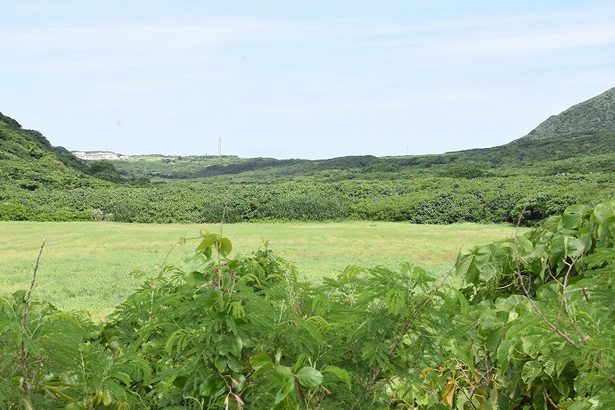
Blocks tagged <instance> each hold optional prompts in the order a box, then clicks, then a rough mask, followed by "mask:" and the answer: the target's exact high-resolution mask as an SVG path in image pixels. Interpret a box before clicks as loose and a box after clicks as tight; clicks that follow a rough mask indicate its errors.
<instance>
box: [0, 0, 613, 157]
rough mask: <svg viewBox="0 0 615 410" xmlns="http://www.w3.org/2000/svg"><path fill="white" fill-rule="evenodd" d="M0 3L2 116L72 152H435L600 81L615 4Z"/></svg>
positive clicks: (514, 126) (527, 124)
mask: <svg viewBox="0 0 615 410" xmlns="http://www.w3.org/2000/svg"><path fill="white" fill-rule="evenodd" d="M0 6H1V9H2V13H1V14H0V90H1V92H0V111H1V112H3V113H5V114H6V115H9V116H12V117H14V118H15V119H17V120H18V121H19V122H21V123H22V125H24V126H25V127H27V128H33V129H38V130H39V131H41V132H43V134H45V135H46V136H47V137H48V139H49V140H50V141H51V143H52V144H54V145H61V146H64V147H66V148H68V149H70V150H98V149H101V150H112V151H116V152H121V153H127V154H137V153H165V154H181V155H187V154H195V155H202V154H206V153H208V154H214V153H216V152H217V140H218V138H219V137H221V138H222V141H223V153H225V154H234V155H239V156H243V157H253V156H266V157H276V158H328V157H335V156H342V155H355V154H372V155H378V156H383V155H406V154H419V153H438V152H445V151H453V150H459V149H466V148H476V147H489V146H494V145H500V144H503V143H506V142H509V141H511V140H513V139H516V138H519V137H521V136H523V135H525V134H526V133H527V132H529V131H530V130H531V129H532V128H534V127H535V126H536V125H537V124H538V123H539V122H540V121H542V120H543V119H545V118H546V117H548V116H549V115H552V114H557V113H559V112H561V111H562V110H564V109H565V108H567V107H569V106H570V105H572V104H574V103H577V102H580V101H582V100H585V99H587V98H590V97H592V96H594V95H596V94H598V93H600V92H602V91H605V90H606V89H608V88H611V87H613V86H615V2H613V1H591V0H588V1H567V0H559V1H540V2H538V1H527V0H520V1H514V2H513V1H493V0H491V1H471V2H461V1H438V2H426V1H420V2H419V1H392V0H380V1H359V0H354V1H332V0H329V1H321V0H311V1H301V2H300V1H290V0H286V1H258V2H257V1H175V2H171V1H156V0H151V1H105V2H93V1H84V0H81V1H61V0H60V1H53V2H50V1H28V0H23V1H10V2H9V1H4V0H0Z"/></svg>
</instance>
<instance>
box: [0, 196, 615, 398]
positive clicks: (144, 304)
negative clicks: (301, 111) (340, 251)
mask: <svg viewBox="0 0 615 410" xmlns="http://www.w3.org/2000/svg"><path fill="white" fill-rule="evenodd" d="M199 240H200V243H199V244H198V246H197V247H196V252H195V254H194V256H193V257H192V258H191V259H190V262H189V264H188V266H186V268H183V269H182V268H179V267H172V266H167V267H165V268H164V269H163V270H162V272H160V274H159V275H157V276H155V277H152V278H150V279H149V280H147V281H146V282H145V283H144V284H143V286H142V287H141V288H140V289H139V290H137V291H136V292H135V293H134V294H132V295H131V296H129V297H128V299H127V300H126V301H125V302H124V303H123V304H122V305H120V306H118V307H117V309H116V310H115V312H114V313H113V314H112V315H111V317H110V318H109V320H108V321H106V322H105V323H102V324H94V323H92V322H91V321H90V320H89V319H88V318H87V317H86V316H85V315H83V314H81V313H75V312H61V311H58V310H57V309H56V308H54V307H53V306H52V305H50V304H48V303H45V302H39V301H36V299H33V298H32V290H33V288H34V283H33V285H32V288H31V289H30V291H29V292H27V293H26V291H19V292H16V293H14V294H13V295H12V297H4V298H0V329H1V331H0V352H2V353H1V354H0V374H1V375H2V377H0V405H1V406H2V407H3V408H26V409H35V408H36V409H38V408H41V409H42V408H45V409H47V408H65V409H70V410H77V409H88V410H89V409H117V410H120V409H121V410H126V409H131V408H134V409H145V408H147V409H167V410H173V409H177V410H179V409H204V408H207V409H237V410H239V409H243V408H251V409H289V410H291V409H292V410H294V409H302V408H310V409H342V408H344V409H367V408H369V409H411V408H412V409H433V410H436V409H446V408H455V409H460V410H461V409H495V408H498V409H511V410H512V409H524V410H543V409H556V408H557V409H570V410H592V409H612V408H614V407H615V376H614V375H615V347H614V345H613V339H614V338H615V308H614V306H613V303H612V301H613V298H614V297H615V290H614V289H615V277H614V275H613V272H614V270H615V252H614V251H613V249H614V246H615V200H612V201H608V202H604V203H601V204H598V205H596V206H595V207H594V208H592V207H588V206H583V205H576V206H572V207H569V208H567V209H566V210H565V211H564V213H563V214H562V215H561V216H554V217H551V218H549V219H547V220H545V221H544V222H542V223H541V224H540V225H539V226H538V227H536V228H535V229H533V230H532V231H530V232H528V233H527V234H525V235H523V236H518V237H515V238H511V239H507V240H503V241H500V242H495V243H492V244H489V245H485V246H480V247H477V248H475V249H473V250H471V251H469V252H465V253H463V254H461V255H460V256H459V258H458V259H457V262H456V264H455V272H454V273H453V274H451V275H450V276H446V277H436V276H434V275H432V274H430V273H429V272H426V271H425V270H424V269H422V268H421V267H420V266H417V265H414V264H411V263H405V264H403V265H402V266H401V267H400V269H399V270H389V269H384V268H372V269H362V268H360V267H356V266H351V267H348V268H346V269H345V270H344V271H343V272H342V273H340V274H338V275H337V276H336V277H331V278H325V279H323V281H322V282H321V283H307V282H303V281H301V280H299V279H298V275H297V273H296V271H295V269H294V268H293V266H292V265H289V264H288V263H287V262H285V261H284V260H282V259H280V258H278V257H276V256H275V255H274V254H273V252H272V251H271V250H269V249H266V248H265V249H261V250H259V251H257V252H255V253H254V254H252V255H249V256H235V257H230V255H231V252H232V244H231V242H230V240H229V239H228V238H223V237H221V236H219V235H217V234H208V233H202V234H201V237H200V239H199ZM426 246H428V244H426ZM37 266H38V265H37ZM35 273H36V270H35Z"/></svg>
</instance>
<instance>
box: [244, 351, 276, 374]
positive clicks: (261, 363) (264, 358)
mask: <svg viewBox="0 0 615 410" xmlns="http://www.w3.org/2000/svg"><path fill="white" fill-rule="evenodd" d="M250 364H251V365H252V369H254V370H255V371H258V370H259V369H262V368H264V367H270V366H273V362H272V361H271V358H270V357H269V355H267V354H265V353H261V354H257V355H256V356H252V357H251V358H250Z"/></svg>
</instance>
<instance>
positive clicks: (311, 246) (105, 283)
mask: <svg viewBox="0 0 615 410" xmlns="http://www.w3.org/2000/svg"><path fill="white" fill-rule="evenodd" d="M222 229H223V233H224V235H225V236H228V237H229V238H230V239H231V241H232V242H233V246H234V249H233V254H247V253H250V252H252V251H254V250H256V249H258V248H259V247H262V246H263V244H264V241H268V243H269V246H270V248H271V249H273V250H274V252H276V253H277V254H278V255H280V256H283V257H284V258H286V259H288V260H290V261H292V262H294V263H295V264H296V265H297V268H298V270H299V273H300V275H302V276H303V277H305V278H307V279H310V280H317V279H318V278H320V277H323V276H325V275H331V274H334V273H335V272H338V271H341V270H342V269H344V267H346V266H348V265H360V266H365V267H371V266H376V265H382V266H386V267H390V268H394V267H396V266H397V265H399V263H401V262H402V261H414V262H417V263H420V264H421V265H422V266H424V267H425V268H427V269H429V270H431V271H433V272H435V273H438V274H444V273H446V272H447V271H448V270H449V269H450V268H451V266H452V264H453V262H454V260H455V258H456V256H457V254H458V252H459V250H460V249H462V248H469V247H472V246H474V245H478V244H484V243H488V242H491V241H494V240H497V239H503V238H506V237H510V236H512V235H514V232H515V228H514V227H511V226H506V225H478V224H454V225H438V226H436V225H412V224H407V223H388V222H344V223H240V224H227V225H224V226H223V227H222ZM201 230H205V231H211V232H219V231H220V226H219V225H196V224H195V225H179V224H166V225H156V224H123V223H110V222H99V223H91V222H89V223H88V222H59V223H58V222H0V293H1V294H2V295H3V296H6V295H9V294H11V293H12V292H14V291H16V290H19V289H27V288H28V286H29V283H30V280H31V275H32V270H33V267H34V263H35V260H36V256H37V254H38V250H39V248H40V245H41V243H42V242H43V241H44V240H46V241H47V242H46V245H45V249H44V251H43V255H42V257H41V263H40V268H39V272H38V275H39V276H38V281H37V289H36V294H35V296H36V297H37V298H41V299H47V300H50V301H51V302H52V303H55V304H56V305H57V306H58V307H59V308H61V309H81V310H87V311H89V312H90V313H91V314H92V316H93V317H94V318H96V319H100V318H102V317H104V316H105V315H107V314H108V313H109V312H110V311H111V310H112V309H113V307H114V306H115V305H117V304H118V303H120V302H122V301H123V300H124V299H125V297H126V296H128V295H129V294H130V293H131V292H132V291H133V290H134V288H135V287H136V286H138V285H139V283H141V281H143V280H144V277H146V276H147V275H155V274H157V273H158V272H159V269H160V267H161V266H162V265H163V263H164V261H165V258H166V257H167V254H168V258H167V259H166V263H167V264H180V265H181V264H182V261H183V259H184V258H185V257H186V256H188V255H189V254H190V253H191V251H192V250H193V249H194V247H195V246H196V245H197V242H196V241H188V242H187V243H186V244H185V245H182V246H174V244H177V242H178V239H179V238H180V237H187V238H189V237H195V236H198V234H199V232H200V231H201ZM135 271H139V272H140V273H139V274H134V272H135Z"/></svg>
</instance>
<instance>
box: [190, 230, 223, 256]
mask: <svg viewBox="0 0 615 410" xmlns="http://www.w3.org/2000/svg"><path fill="white" fill-rule="evenodd" d="M218 237H219V235H217V234H215V233H210V234H208V235H205V237H204V238H203V240H202V241H201V243H200V244H199V246H197V247H196V252H203V251H205V250H206V249H207V248H211V246H212V245H213V244H214V243H215V242H216V240H217V239H218Z"/></svg>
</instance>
